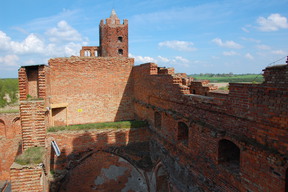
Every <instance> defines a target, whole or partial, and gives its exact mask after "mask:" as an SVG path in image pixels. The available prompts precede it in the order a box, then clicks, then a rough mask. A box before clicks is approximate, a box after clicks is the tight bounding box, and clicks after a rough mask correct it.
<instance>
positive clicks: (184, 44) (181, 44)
mask: <svg viewBox="0 0 288 192" xmlns="http://www.w3.org/2000/svg"><path fill="white" fill-rule="evenodd" d="M158 45H159V46H160V47H168V48H171V49H175V50H177V51H195V50H196V48H195V47H193V43H192V42H188V41H163V42H160V43H159V44H158Z"/></svg>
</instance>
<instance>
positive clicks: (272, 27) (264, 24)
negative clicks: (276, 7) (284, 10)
mask: <svg viewBox="0 0 288 192" xmlns="http://www.w3.org/2000/svg"><path fill="white" fill-rule="evenodd" d="M257 23H258V25H259V27H258V28H259V30H261V31H277V30H279V29H281V28H282V29H287V28H288V23H287V18H286V17H284V16H281V15H280V14H278V13H274V14H271V15H270V16H269V17H267V18H264V17H259V18H258V19H257Z"/></svg>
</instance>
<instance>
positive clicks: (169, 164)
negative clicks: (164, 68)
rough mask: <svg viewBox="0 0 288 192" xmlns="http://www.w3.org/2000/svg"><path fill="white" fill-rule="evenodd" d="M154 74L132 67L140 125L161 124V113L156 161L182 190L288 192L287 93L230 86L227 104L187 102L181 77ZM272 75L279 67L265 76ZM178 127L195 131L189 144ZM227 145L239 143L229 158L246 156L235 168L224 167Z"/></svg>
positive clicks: (224, 99)
mask: <svg viewBox="0 0 288 192" xmlns="http://www.w3.org/2000/svg"><path fill="white" fill-rule="evenodd" d="M153 68H155V64H153V63H151V64H145V65H140V66H136V67H134V68H133V78H134V82H135V84H134V89H135V90H138V91H136V92H134V96H135V99H134V100H135V106H134V108H135V112H136V114H137V115H138V116H139V118H140V119H146V120H148V121H149V122H150V124H151V125H155V124H156V122H155V119H154V118H155V113H156V112H157V113H160V114H161V128H159V126H158V128H157V127H155V126H154V127H155V128H154V130H155V135H156V138H154V139H153V140H154V141H153V142H152V143H154V144H153V145H152V146H154V147H155V148H156V149H155V151H154V152H155V154H156V155H155V156H154V158H156V160H157V159H158V160H161V161H162V162H163V164H164V165H165V166H166V168H167V169H168V170H169V175H170V177H171V180H173V183H174V184H176V188H178V189H179V190H180V191H191V190H192V189H195V188H198V187H200V188H202V189H204V190H205V191H217V190H219V191H235V190H239V191H247V190H250V191H284V187H285V174H286V170H287V162H286V161H287V160H286V158H287V157H286V158H285V155H286V154H287V144H288V143H287V141H288V134H287V123H288V118H287V112H288V109H287V104H288V99H287V93H288V92H287V91H288V90H287V87H285V86H282V88H275V87H274V86H267V84H265V83H264V84H256V85H255V84H230V88H229V89H230V93H229V94H228V95H226V96H224V97H219V98H218V97H216V96H215V97H203V96H201V95H195V94H191V95H190V94H188V95H185V94H183V92H182V91H181V89H182V88H181V84H179V82H175V81H173V79H175V77H173V76H172V75H171V76H163V75H161V74H160V75H157V74H155V72H153V73H151V71H154V70H153ZM277 68H279V67H277ZM286 68H287V66H286V65H285V66H282V69H281V70H279V71H283V70H285V69H286ZM269 70H272V71H273V70H274V68H267V69H266V71H265V72H266V73H268V71H269ZM144 71H145V72H144ZM286 72H287V70H286ZM286 72H282V75H283V74H287V73H286ZM281 79H282V78H281ZM282 80H283V79H282ZM275 83H277V81H276V82H275ZM208 95H209V93H208ZM215 95H216V94H215ZM158 120H159V117H158ZM179 122H183V123H185V124H186V125H187V127H189V131H188V138H187V141H186V142H187V144H186V143H185V142H182V140H180V139H179V134H180V132H179V131H180V129H179ZM180 136H181V135H180ZM184 139H185V138H184ZM224 141H225V142H226V143H228V144H225V145H230V143H232V144H231V147H230V148H227V149H226V150H230V153H233V152H235V151H237V150H239V152H238V154H237V153H236V154H235V156H238V159H235V162H236V163H235V162H234V163H233V162H232V163H231V162H228V161H227V162H225V161H224V163H222V162H221V161H220V160H221V158H224V159H225V156H227V154H224V152H225V151H224V152H223V151H221V150H220V148H221V143H223V142H224ZM229 142H230V143H229ZM234 145H235V147H234ZM233 147H234V148H233ZM163 151H166V152H165V153H164V152H163ZM159 152H162V154H161V153H159ZM152 154H153V152H152ZM222 156H223V157H222ZM227 158H228V157H227ZM227 158H226V159H227ZM229 158H232V157H229ZM204 167H205V168H204ZM177 172H178V173H177ZM175 173H177V174H175ZM179 178H182V179H179ZM185 178H191V179H190V180H187V179H185ZM259 178H261V179H259ZM271 181H272V182H271ZM192 191H193V190H192Z"/></svg>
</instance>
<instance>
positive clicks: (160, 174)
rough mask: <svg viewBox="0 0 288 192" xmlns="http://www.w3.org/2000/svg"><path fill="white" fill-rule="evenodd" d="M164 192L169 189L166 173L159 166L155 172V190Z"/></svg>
mask: <svg viewBox="0 0 288 192" xmlns="http://www.w3.org/2000/svg"><path fill="white" fill-rule="evenodd" d="M164 191H165V192H166V191H170V190H169V182H168V174H167V172H166V170H165V169H164V168H163V166H161V167H160V168H159V169H158V170H157V172H156V192H164Z"/></svg>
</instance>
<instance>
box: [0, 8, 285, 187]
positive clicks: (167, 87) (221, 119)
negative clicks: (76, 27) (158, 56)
mask: <svg viewBox="0 0 288 192" xmlns="http://www.w3.org/2000/svg"><path fill="white" fill-rule="evenodd" d="M99 29H100V46H99V47H98V46H85V47H82V50H81V51H80V57H76V56H72V57H70V58H54V59H50V60H49V65H48V66H45V65H39V66H26V67H21V68H20V70H19V92H20V100H21V102H20V115H21V126H22V139H23V148H24V149H27V148H28V147H32V146H45V148H46V154H45V157H46V159H45V160H44V162H43V163H44V165H45V166H44V167H45V168H43V169H40V168H39V167H34V168H32V167H29V168H28V167H21V168H15V167H13V166H12V167H11V180H12V189H14V190H15V191H17V190H18V191H21V189H22V187H23V186H25V185H29V186H31V188H32V189H33V190H34V189H35V191H37V190H38V191H39V190H40V191H41V190H43V191H47V190H48V186H44V188H43V185H41V183H40V181H43V182H44V183H45V182H46V181H47V179H45V178H46V176H45V177H44V176H43V172H45V171H46V173H48V175H50V180H49V182H50V186H49V190H50V191H89V190H96V191H97V190H98V191H111V190H116V191H121V190H124V191H125V190H126V191H129V190H130V191H183V192H184V191H195V192H196V191H207V192H208V191H209V192H210V191H215V192H216V191H217V192H220V191H221V192H230V191H231V192H232V191H233V192H234V191H240V192H274V191H275V192H278V191H285V192H286V191H288V181H287V180H288V162H287V161H288V160H287V159H288V156H287V154H288V130H287V127H288V108H287V106H288V65H281V66H272V67H267V68H266V69H264V78H265V81H264V82H263V83H262V84H244V83H230V85H229V91H224V92H223V91H219V90H216V89H217V88H216V87H214V86H212V85H210V84H209V81H196V80H194V79H193V78H191V77H187V75H186V74H185V73H180V74H175V73H174V69H173V68H163V67H158V66H157V65H156V64H155V63H146V64H142V65H140V66H133V64H134V60H133V59H132V58H128V21H127V20H124V23H123V24H120V19H119V18H118V17H117V15H116V13H115V12H114V11H112V14H111V16H110V18H108V19H106V23H105V22H104V21H103V20H102V21H101V22H100V26H99ZM39 99H41V100H39ZM132 119H139V120H145V121H148V123H149V127H144V128H139V129H103V130H89V131H78V132H77V131H76V132H75V131H70V132H68V131H63V132H57V133H46V128H47V127H48V126H58V125H71V124H85V123H94V122H106V121H121V120H132ZM6 122H7V120H5V119H1V118H0V137H1V135H2V137H3V138H4V136H3V135H5V138H6V137H9V138H13V137H14V135H13V134H12V135H11V134H10V133H8V132H7V125H8V124H7V123H6ZM8 122H9V121H8ZM9 135H10V136H9ZM15 135H17V134H15ZM2 137H1V138H2ZM6 139H7V138H6ZM0 141H1V140H0ZM15 141H16V140H15ZM51 141H56V142H57V143H58V146H59V148H60V151H61V155H60V156H59V157H57V156H56V155H55V153H54V151H53V149H52V148H51ZM15 150H16V148H15ZM15 150H14V151H15ZM0 155H2V156H3V155H5V154H3V153H1V151H0ZM9 162H10V160H9ZM3 167H4V168H3ZM6 168H7V167H6ZM6 168H5V165H4V163H3V161H2V164H0V170H1V169H2V170H7V169H6ZM44 170H45V171H44ZM50 171H52V172H53V171H54V172H55V175H54V176H51V172H50ZM21 172H23V173H21ZM3 173H4V172H3ZM12 173H13V174H12ZM26 173H27V174H26ZM5 174H6V173H5ZM6 175H8V174H6ZM26 175H28V176H27V177H26ZM44 175H45V174H44ZM0 176H1V175H0ZM30 176H31V177H30ZM42 176H43V177H42ZM40 177H42V178H40ZM51 177H52V179H51ZM17 178H20V179H18V180H17ZM135 179H136V180H137V181H136V180H135ZM138 179H139V180H138ZM13 185H14V186H13ZM127 186H128V188H127ZM41 187H42V188H41ZM30 191H31V190H30Z"/></svg>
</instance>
